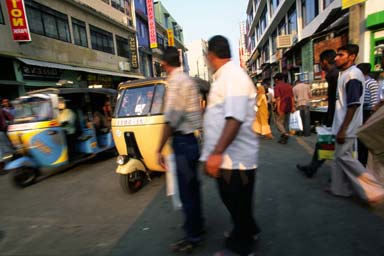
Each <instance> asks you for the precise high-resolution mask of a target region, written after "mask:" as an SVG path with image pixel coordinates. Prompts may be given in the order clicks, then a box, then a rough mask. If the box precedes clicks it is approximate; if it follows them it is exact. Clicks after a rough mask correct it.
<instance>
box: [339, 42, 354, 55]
mask: <svg viewBox="0 0 384 256" xmlns="http://www.w3.org/2000/svg"><path fill="white" fill-rule="evenodd" d="M337 51H346V52H348V54H349V55H352V54H354V55H355V56H357V54H359V46H358V45H357V44H346V45H343V46H341V47H339V48H338V49H337Z"/></svg>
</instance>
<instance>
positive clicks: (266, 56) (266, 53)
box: [263, 42, 269, 62]
mask: <svg viewBox="0 0 384 256" xmlns="http://www.w3.org/2000/svg"><path fill="white" fill-rule="evenodd" d="M263 59H264V62H268V61H269V43H268V42H267V43H266V44H265V45H264V47H263Z"/></svg>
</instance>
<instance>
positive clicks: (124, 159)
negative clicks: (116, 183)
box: [116, 156, 128, 165]
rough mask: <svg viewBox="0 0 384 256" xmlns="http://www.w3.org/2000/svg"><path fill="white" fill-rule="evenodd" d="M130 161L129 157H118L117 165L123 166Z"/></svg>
mask: <svg viewBox="0 0 384 256" xmlns="http://www.w3.org/2000/svg"><path fill="white" fill-rule="evenodd" d="M127 161H128V156H118V157H117V159H116V163H117V164H118V165H123V164H125V163H126V162H127Z"/></svg>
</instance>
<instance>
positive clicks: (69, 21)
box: [0, 0, 142, 98]
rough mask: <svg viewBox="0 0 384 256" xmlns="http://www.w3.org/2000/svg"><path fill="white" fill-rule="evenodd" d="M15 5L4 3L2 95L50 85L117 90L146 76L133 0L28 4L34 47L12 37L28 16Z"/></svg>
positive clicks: (0, 18)
mask: <svg viewBox="0 0 384 256" xmlns="http://www.w3.org/2000/svg"><path fill="white" fill-rule="evenodd" d="M5 2H7V3H10V4H9V5H8V7H7V6H6V4H5ZM14 2H16V1H1V2H0V13H1V15H0V35H1V44H0V66H1V67H2V71H1V72H0V90H1V96H3V97H9V98H14V97H16V96H18V95H22V94H24V93H25V91H28V90H33V89H37V88H41V87H47V86H50V87H53V86H63V85H66V86H73V87H87V86H95V85H97V86H103V87H109V88H116V86H117V85H118V84H119V83H120V82H121V81H124V80H129V79H137V78H141V77H142V75H141V73H140V72H139V70H138V57H137V46H136V45H137V43H136V36H135V28H134V26H133V19H132V11H133V10H132V8H131V1H130V0H124V1H122V0H97V1H96V0H25V1H24V5H25V13H26V16H27V20H28V26H29V30H30V36H31V41H28V42H18V41H15V40H14V39H13V37H12V34H13V33H14V32H15V30H14V28H11V25H12V24H13V25H15V24H14V22H15V16H19V14H20V13H22V12H21V11H20V10H19V8H20V6H16V5H14V6H13V5H12V3H14ZM17 2H19V3H20V2H21V1H17ZM12 8H13V9H12ZM12 15H13V17H11V19H10V16H12ZM16 20H18V18H17V17H16ZM11 22H13V23H12V24H11ZM19 24H20V23H19ZM19 24H18V23H16V25H19Z"/></svg>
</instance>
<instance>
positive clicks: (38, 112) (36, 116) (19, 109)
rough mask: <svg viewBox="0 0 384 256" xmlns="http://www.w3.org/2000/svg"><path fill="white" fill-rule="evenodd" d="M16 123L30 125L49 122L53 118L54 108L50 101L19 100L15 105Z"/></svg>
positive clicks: (33, 98)
mask: <svg viewBox="0 0 384 256" xmlns="http://www.w3.org/2000/svg"><path fill="white" fill-rule="evenodd" d="M14 106H15V110H16V111H15V112H16V113H15V118H14V123H30V122H39V121H48V120H50V119H52V118H53V108H52V104H51V101H50V99H45V98H41V97H28V98H19V99H18V100H17V101H15V103H14Z"/></svg>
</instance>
